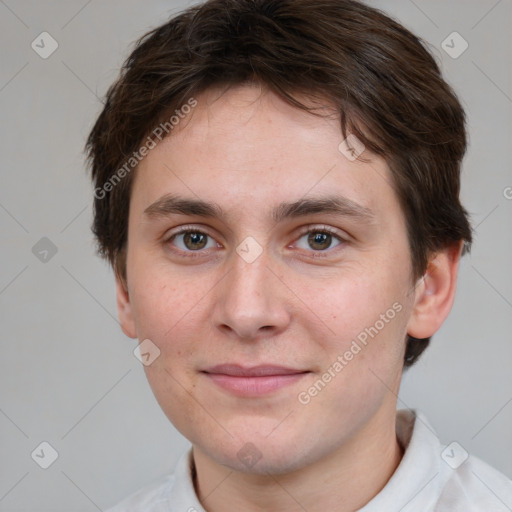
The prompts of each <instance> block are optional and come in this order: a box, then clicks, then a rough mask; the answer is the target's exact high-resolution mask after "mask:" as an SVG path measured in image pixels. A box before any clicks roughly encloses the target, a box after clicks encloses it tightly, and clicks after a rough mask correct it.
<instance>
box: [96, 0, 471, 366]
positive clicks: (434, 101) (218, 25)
mask: <svg viewBox="0 0 512 512" xmlns="http://www.w3.org/2000/svg"><path fill="white" fill-rule="evenodd" d="M245 82H254V83H259V84H261V85H263V86H265V87H267V88H269V89H270V90H271V91H273V92H275V93H276V94H278V95H279V96H280V97H281V98H283V99H284V100H286V101H288V102H289V103H291V104H292V105H294V106H296V107H297V108H301V109H305V110H307V111H310V112H311V113H315V112H313V110H312V109H311V107H310V106H309V107H308V106H306V105H304V104H303V103H301V102H299V101H298V100H297V99H296V97H297V96H298V95H299V94H305V95H307V96H308V97H311V98H313V97H316V98H321V99H323V100H324V101H325V99H327V100H328V101H329V103H330V105H331V106H334V107H335V108H336V111H337V112H338V113H339V114H340V116H341V132H342V134H343V136H344V137H345V136H346V135H347V134H348V133H352V134H354V135H355V136H356V137H357V138H358V139H359V140H360V141H362V142H363V143H364V145H365V146H366V147H367V148H368V149H369V150H370V151H371V152H373V153H375V154H377V155H380V156H382V157H383V158H384V159H385V160H386V162H387V164H388V166H389V168H390V170H391V173H392V179H393V186H394V188H395V191H396V194H397V197H398V200H399V202H400V205H401V208H402V210H403V212H404V215H405V219H406V222H407V231H408V239H409V244H410V248H411V254H412V265H413V274H414V276H413V278H414V279H417V278H419V277H420V276H422V275H423V274H424V272H425V270H426V267H427V263H428V258H429V255H430V254H432V253H435V252H436V251H439V250H440V249H443V248H446V247H448V246H450V245H452V244H454V243H457V242H460V241H461V240H463V241H464V242H465V246H464V248H465V250H467V249H468V248H469V246H470V243H471V227H470V224H469V221H468V216H467V213H466V211H465V209H464V208H463V207H462V205H461V203H460V201H459V192H460V167H461V161H462V158H463V156H464V153H465V151H466V131H465V114H464V111H463V109H462V107H461V105H460V103H459V101H458V99H457V97H456V95H455V93H454V92H453V90H452V89H451V87H450V86H449V85H448V84H447V83H446V82H445V81H444V80H443V78H442V76H441V73H440V70H439V67H438V65H437V64H436V62H435V60H434V58H433V57H432V55H431V54H430V53H429V51H428V50H427V49H426V47H425V45H424V43H423V42H422V41H421V40H420V39H418V38H417V37H416V36H415V35H413V34H412V33H411V32H409V31H408V30H407V29H405V28H404V27H403V26H402V25H400V24H399V23H397V22H396V21H394V20H393V19H391V18H390V17H388V16H387V15H385V14H384V13H382V12H381V11H379V10H377V9H374V8H371V7H368V6H367V5H365V4H363V3H361V2H358V1H354V0H209V1H207V2H205V3H204V4H202V5H198V6H194V7H192V8H189V9H187V10H186V11H184V12H182V13H181V14H179V15H178V16H176V17H174V18H172V19H171V20H170V21H168V22H167V23H165V24H164V25H162V26H160V27H158V28H156V29H155V30H153V31H151V32H149V33H148V34H146V35H145V36H143V37H142V38H141V39H140V40H139V41H138V42H137V44H136V47H135V49H134V51H133V52H132V54H131V55H130V56H129V57H128V59H127V60H126V62H125V63H124V65H123V68H122V70H121V73H120V76H119V78H118V80H117V81H116V82H115V83H114V84H113V85H112V86H111V87H110V89H109V90H108V92H107V95H106V103H105V105H104V108H103V111H102V112H101V114H100V115H99V117H98V119H97V121H96V124H95V125H94V127H93V129H92V131H91V133H90V135H89V137H88V140H87V145H86V151H87V153H88V157H89V162H90V166H91V170H92V177H93V180H94V184H95V187H96V191H98V190H100V191H102V193H101V194H99V193H96V192H95V201H94V208H95V216H94V224H93V232H94V234H95V235H96V238H97V241H98V247H99V252H100V254H101V255H102V256H104V257H106V258H107V259H108V260H109V261H110V262H111V264H112V265H113V267H114V269H115V271H116V274H117V275H118V277H120V278H121V279H123V280H124V279H125V277H126V268H125V250H126V244H127V232H128V211H129V203H130V189H131V183H132V181H133V173H130V172H124V173H122V179H119V180H117V181H116V182H115V183H114V182H113V181H112V180H113V178H114V177H115V176H116V173H118V174H117V178H119V171H120V169H121V168H122V166H123V164H124V165H126V161H127V159H130V157H131V156H132V155H133V154H134V152H136V151H137V149H138V148H139V147H140V144H141V141H143V140H145V138H147V137H148V136H150V134H151V133H152V132H153V130H154V129H155V127H156V126H158V125H159V124H160V123H162V122H163V120H164V119H166V117H167V118H168V116H169V115H170V113H172V112H173V111H174V110H175V109H177V108H180V106H182V105H184V104H186V103H187V101H188V100H189V99H190V98H191V97H194V96H195V95H198V94H200V93H201V92H203V91H205V90H206V89H208V88H210V87H213V86H226V87H229V86H232V85H237V84H241V83H245ZM125 170H126V168H125ZM128 171H129V170H128ZM108 183H110V186H108V187H107V185H108ZM107 191H108V193H106V192H107ZM428 342H429V338H427V339H423V340H418V339H415V338H412V337H408V340H407V347H406V353H405V361H404V363H405V366H410V365H411V364H413V363H414V362H415V361H416V359H417V358H418V357H419V355H420V354H421V353H422V352H423V350H424V349H425V348H426V346H427V345H428Z"/></svg>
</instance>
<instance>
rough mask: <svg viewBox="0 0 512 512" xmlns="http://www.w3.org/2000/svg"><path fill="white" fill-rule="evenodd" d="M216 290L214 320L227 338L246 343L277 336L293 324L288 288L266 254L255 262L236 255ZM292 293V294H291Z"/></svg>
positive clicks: (216, 326) (215, 324) (233, 255)
mask: <svg viewBox="0 0 512 512" xmlns="http://www.w3.org/2000/svg"><path fill="white" fill-rule="evenodd" d="M229 265H230V266H229V269H228V270H229V271H228V273H227V274H226V275H225V277H224V278H223V279H222V280H221V281H220V282H219V283H218V285H217V286H216V287H215V289H214V290H215V297H214V301H215V306H214V310H213V314H212V321H213V325H214V326H215V328H217V329H220V330H221V331H223V334H224V335H228V336H230V337H232V338H236V339H243V340H246V341H250V340H255V339H258V338H262V337H274V336H276V335H277V334H279V333H280V332H282V331H284V330H285V329H286V327H287V326H288V324H289V322H290V310H289V308H288V306H289V305H290V304H289V301H287V300H286V293H287V289H286V287H285V285H283V283H282V282H281V280H280V278H278V276H277V275H276V272H275V270H273V269H272V268H271V267H273V266H274V265H271V261H270V258H269V257H268V255H267V252H266V251H265V250H264V251H263V253H262V254H261V255H260V256H259V257H258V258H257V259H256V260H255V261H253V262H252V263H248V262H247V261H245V260H244V259H243V258H242V257H240V256H239V255H238V254H237V253H233V254H232V257H231V258H230V262H229ZM288 293H289V291H288Z"/></svg>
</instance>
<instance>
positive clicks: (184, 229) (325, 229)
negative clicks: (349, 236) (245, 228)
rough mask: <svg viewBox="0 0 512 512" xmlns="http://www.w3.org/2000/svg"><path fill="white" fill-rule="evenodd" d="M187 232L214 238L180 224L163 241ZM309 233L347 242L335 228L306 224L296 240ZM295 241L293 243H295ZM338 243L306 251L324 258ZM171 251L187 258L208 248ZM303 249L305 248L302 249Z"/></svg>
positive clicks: (198, 255) (169, 241) (315, 256)
mask: <svg viewBox="0 0 512 512" xmlns="http://www.w3.org/2000/svg"><path fill="white" fill-rule="evenodd" d="M187 233H195V234H200V235H206V236H207V237H209V238H211V239H212V240H214V238H213V237H212V236H211V235H209V234H208V233H207V232H205V231H201V230H200V229H197V228H194V227H193V226H182V227H180V228H179V229H178V231H176V232H175V233H172V234H171V235H170V236H168V237H167V238H166V239H165V240H164V243H165V244H166V245H167V244H169V245H172V244H171V242H172V241H173V240H174V239H175V238H176V237H177V236H179V235H183V234H187ZM309 233H320V234H326V235H330V236H332V237H333V238H335V239H337V240H338V241H339V242H340V244H339V245H342V244H344V243H346V242H347V240H346V239H345V238H343V237H342V236H340V235H339V234H338V233H337V232H336V231H335V230H333V229H332V228H330V227H329V226H313V227H312V226H306V227H305V228H304V229H302V230H301V231H300V233H299V235H298V237H297V239H296V242H297V241H298V240H300V239H301V238H302V237H303V236H304V235H307V234H309ZM296 242H295V243H296ZM216 243H218V242H216ZM339 245H337V246H335V247H333V248H328V249H325V250H323V251H322V250H319V251H315V250H310V251H308V252H311V253H313V255H314V256H313V258H326V257H329V256H330V253H332V251H334V250H336V248H337V247H339ZM172 250H173V251H175V252H178V253H179V254H180V256H185V257H187V258H198V257H202V256H204V253H205V251H208V250H209V249H200V250H197V251H190V250H188V251H184V250H182V249H176V248H173V249H172ZM304 250H305V249H304Z"/></svg>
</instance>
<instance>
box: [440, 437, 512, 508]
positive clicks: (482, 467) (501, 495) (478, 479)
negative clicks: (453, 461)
mask: <svg viewBox="0 0 512 512" xmlns="http://www.w3.org/2000/svg"><path fill="white" fill-rule="evenodd" d="M446 450H449V451H448V453H446ZM444 452H445V457H446V456H447V455H448V456H449V455H451V453H452V450H451V449H450V446H448V447H447V448H445V451H444ZM440 477H441V478H440V479H441V482H440V483H441V485H440V495H439V500H438V502H437V506H436V508H435V511H436V512H445V511H450V512H510V510H512V480H510V479H508V478H507V477H506V476H505V475H503V474H502V473H500V472H499V471H498V470H496V469H494V468H493V467H491V466H489V465H488V464H487V463H485V462H483V461H482V460H480V459H479V458H477V457H474V456H471V455H470V456H468V458H467V460H465V461H464V462H463V463H462V464H460V466H458V467H456V468H453V467H450V466H449V465H448V467H446V468H444V471H442V472H441V474H440Z"/></svg>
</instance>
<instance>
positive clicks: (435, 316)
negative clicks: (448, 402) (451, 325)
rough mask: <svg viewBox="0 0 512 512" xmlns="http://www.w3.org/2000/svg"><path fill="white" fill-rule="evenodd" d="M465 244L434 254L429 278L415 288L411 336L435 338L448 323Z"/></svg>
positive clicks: (410, 320) (430, 264) (425, 276)
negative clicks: (447, 319) (433, 336)
mask: <svg viewBox="0 0 512 512" xmlns="http://www.w3.org/2000/svg"><path fill="white" fill-rule="evenodd" d="M461 250H462V243H457V244H454V245H453V246H450V247H448V248H446V249H443V250H442V251H440V252H438V253H436V254H434V255H433V256H432V257H431V258H430V259H429V263H428V267H427V271H426V272H425V275H424V276H423V277H422V278H421V280H420V281H419V282H418V283H417V285H416V288H415V291H414V293H415V300H414V307H413V311H412V313H411V317H410V319H409V325H408V328H407V334H409V335H410V336H413V337H414V338H419V339H424V338H429V337H430V336H432V335H433V334H434V333H435V332H436V331H437V330H438V329H439V328H440V327H441V325H442V323H443V322H444V321H445V320H446V317H447V316H448V314H449V313H450V310H451V308H452V305H453V301H454V299H455V290H456V285H457V273H458V269H459V262H460V255H461Z"/></svg>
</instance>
